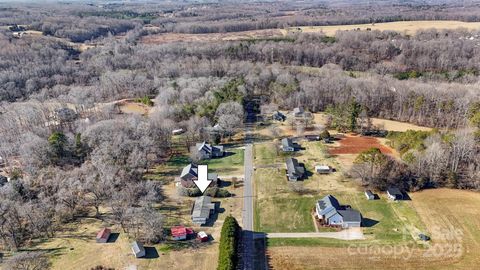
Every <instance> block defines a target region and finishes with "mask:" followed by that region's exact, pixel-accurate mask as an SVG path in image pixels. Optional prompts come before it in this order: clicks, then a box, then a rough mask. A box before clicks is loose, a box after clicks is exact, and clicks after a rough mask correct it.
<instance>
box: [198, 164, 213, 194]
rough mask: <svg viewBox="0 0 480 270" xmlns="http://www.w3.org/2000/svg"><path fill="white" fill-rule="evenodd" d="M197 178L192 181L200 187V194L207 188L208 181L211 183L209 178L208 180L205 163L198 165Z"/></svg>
mask: <svg viewBox="0 0 480 270" xmlns="http://www.w3.org/2000/svg"><path fill="white" fill-rule="evenodd" d="M197 175H198V180H197V181H193V183H195V185H197V187H198V188H199V189H200V192H202V194H203V193H204V192H205V190H206V189H207V188H208V186H209V185H210V183H212V181H211V180H208V166H207V165H198V173H197Z"/></svg>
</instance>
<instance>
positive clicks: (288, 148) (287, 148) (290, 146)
mask: <svg viewBox="0 0 480 270" xmlns="http://www.w3.org/2000/svg"><path fill="white" fill-rule="evenodd" d="M280 147H281V148H282V151H283V152H294V151H295V149H296V146H295V143H293V140H292V139H290V138H283V139H282V145H281V146H280Z"/></svg>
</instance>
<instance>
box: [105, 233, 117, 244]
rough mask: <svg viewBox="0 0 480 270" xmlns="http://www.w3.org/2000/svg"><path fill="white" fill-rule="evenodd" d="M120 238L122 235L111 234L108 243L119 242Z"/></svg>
mask: <svg viewBox="0 0 480 270" xmlns="http://www.w3.org/2000/svg"><path fill="white" fill-rule="evenodd" d="M119 236H120V233H111V234H110V237H108V240H107V243H115V242H117V239H118V237H119Z"/></svg>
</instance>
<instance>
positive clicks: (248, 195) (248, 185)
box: [242, 144, 253, 231]
mask: <svg viewBox="0 0 480 270" xmlns="http://www.w3.org/2000/svg"><path fill="white" fill-rule="evenodd" d="M244 160H245V178H244V183H243V185H244V190H243V219H242V220H243V229H244V230H247V231H253V183H252V180H253V146H252V145H251V144H248V145H246V146H245V158H244Z"/></svg>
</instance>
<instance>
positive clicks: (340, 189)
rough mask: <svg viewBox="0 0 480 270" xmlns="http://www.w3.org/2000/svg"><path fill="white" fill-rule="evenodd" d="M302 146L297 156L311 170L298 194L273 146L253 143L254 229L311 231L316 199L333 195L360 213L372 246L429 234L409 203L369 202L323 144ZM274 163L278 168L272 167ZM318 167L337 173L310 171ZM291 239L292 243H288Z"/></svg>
mask: <svg viewBox="0 0 480 270" xmlns="http://www.w3.org/2000/svg"><path fill="white" fill-rule="evenodd" d="M300 143H301V146H302V147H303V148H304V149H303V150H301V151H298V152H297V153H295V154H294V156H295V158H297V159H298V160H299V162H301V163H303V164H304V165H305V168H306V170H307V171H309V172H310V174H309V176H308V178H307V179H305V180H304V181H301V182H298V183H296V184H295V185H301V186H302V189H303V190H302V193H298V192H294V191H293V190H292V188H291V187H290V185H292V183H289V182H288V181H287V178H286V176H285V165H284V162H285V156H286V155H284V154H283V153H280V152H277V150H276V144H275V143H262V144H257V145H255V165H256V170H255V177H254V179H255V188H256V203H255V230H257V231H262V232H313V231H315V227H314V224H313V221H312V216H311V211H312V209H313V207H314V206H315V203H316V201H317V200H318V199H320V198H322V197H323V196H326V195H327V194H332V195H334V196H336V197H337V198H338V199H339V201H340V202H341V203H342V204H345V205H350V206H352V207H353V208H355V209H357V210H359V211H360V212H361V213H362V215H363V216H364V218H366V219H365V220H366V221H367V222H366V224H367V226H368V227H366V228H364V233H365V235H366V237H367V241H368V243H381V244H391V243H395V244H400V243H405V244H415V242H414V241H413V237H412V235H415V234H418V232H420V231H425V226H424V225H423V223H422V222H421V221H420V220H419V218H418V215H417V213H416V212H415V210H414V209H413V206H412V204H411V202H409V201H403V202H390V201H388V200H387V199H385V195H384V194H379V195H380V197H381V198H382V199H380V200H376V201H368V200H366V199H365V196H364V194H363V191H362V190H361V189H360V188H359V187H358V186H357V184H356V183H355V182H352V181H351V180H349V179H346V178H345V177H344V176H343V174H342V171H343V167H342V164H340V163H339V162H337V160H336V158H334V157H331V156H329V155H328V154H327V152H326V149H325V148H326V147H325V146H324V145H323V144H322V143H321V142H306V141H302V142H300ZM272 164H275V166H272ZM316 164H327V165H330V166H332V167H333V168H335V169H336V170H337V171H336V172H335V173H333V174H330V175H318V174H315V173H311V172H313V170H314V166H315V165H316ZM287 241H288V240H287Z"/></svg>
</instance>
